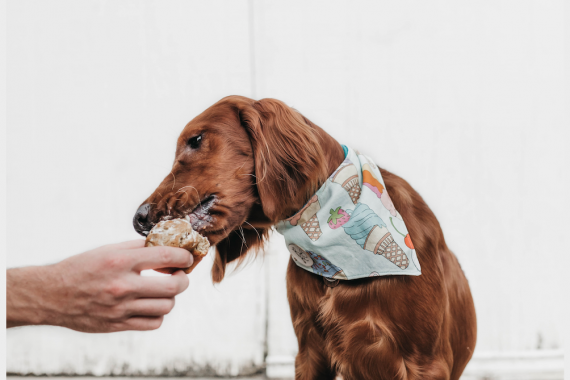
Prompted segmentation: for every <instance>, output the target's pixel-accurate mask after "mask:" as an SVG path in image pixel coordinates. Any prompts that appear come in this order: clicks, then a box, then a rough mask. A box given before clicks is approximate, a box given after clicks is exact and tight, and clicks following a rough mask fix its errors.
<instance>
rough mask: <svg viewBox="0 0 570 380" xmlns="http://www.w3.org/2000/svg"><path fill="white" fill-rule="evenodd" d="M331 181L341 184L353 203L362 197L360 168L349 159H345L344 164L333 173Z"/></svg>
mask: <svg viewBox="0 0 570 380" xmlns="http://www.w3.org/2000/svg"><path fill="white" fill-rule="evenodd" d="M330 179H331V181H332V182H334V183H338V184H339V185H341V186H342V187H343V188H344V189H345V190H346V191H347V192H348V195H349V196H350V199H351V200H352V203H354V204H356V203H357V202H358V198H360V191H361V188H360V184H359V183H358V170H357V169H356V166H355V165H354V164H353V163H352V161H350V160H349V159H346V160H344V162H343V163H342V165H341V166H340V167H339V168H338V169H337V170H336V171H335V172H334V173H333V174H332V175H331V177H330Z"/></svg>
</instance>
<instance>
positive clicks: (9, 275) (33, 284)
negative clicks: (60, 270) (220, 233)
mask: <svg viewBox="0 0 570 380" xmlns="http://www.w3.org/2000/svg"><path fill="white" fill-rule="evenodd" d="M47 268H49V267H40V266H34V267H24V268H14V269H9V270H8V271H7V272H6V327H16V326H25V325H40V324H50V321H49V314H50V313H49V312H48V310H47V309H46V305H45V299H46V297H45V296H46V294H47V293H48V292H49V287H50V284H49V283H50V279H49V277H50V275H49V270H48V269H47Z"/></svg>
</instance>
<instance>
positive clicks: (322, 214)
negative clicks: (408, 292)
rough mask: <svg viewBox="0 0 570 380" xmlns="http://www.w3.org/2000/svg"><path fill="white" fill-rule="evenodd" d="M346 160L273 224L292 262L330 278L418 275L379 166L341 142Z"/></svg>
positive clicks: (415, 263)
mask: <svg viewBox="0 0 570 380" xmlns="http://www.w3.org/2000/svg"><path fill="white" fill-rule="evenodd" d="M343 149H344V151H345V160H344V161H343V163H342V164H341V165H340V166H339V167H338V168H337V169H336V170H335V172H334V173H333V174H332V175H331V176H330V177H329V178H328V179H327V181H326V182H325V183H324V185H323V186H321V188H320V189H319V190H318V191H317V192H316V193H315V195H313V197H312V198H311V199H310V200H309V202H307V204H306V205H305V206H303V208H302V209H301V210H300V211H299V212H297V213H296V214H295V215H293V216H292V217H290V218H289V219H286V220H282V221H280V222H279V223H277V225H276V228H277V231H278V232H279V233H281V234H282V235H283V236H284V237H285V242H286V244H287V248H288V249H289V252H291V256H292V257H293V260H294V261H295V263H296V264H297V265H298V266H300V267H301V268H303V269H305V270H307V271H309V272H312V273H314V274H318V275H320V276H323V277H326V278H327V279H331V280H336V279H339V280H354V279H357V278H363V277H372V276H387V275H396V274H398V275H411V276H419V275H420V274H421V269H420V263H419V262H418V258H417V256H416V251H415V250H414V245H413V244H412V240H411V239H410V235H409V234H408V230H407V228H406V224H405V223H404V220H403V219H402V216H401V215H400V213H399V212H398V211H397V210H396V209H395V208H394V204H393V203H392V201H391V200H390V196H389V195H388V192H387V191H386V186H385V184H384V180H383V179H382V176H381V175H380V170H379V169H378V167H377V166H376V164H374V162H372V160H370V159H369V158H367V157H366V156H364V155H361V154H359V153H358V152H355V151H354V150H352V149H350V148H348V147H346V146H344V145H343Z"/></svg>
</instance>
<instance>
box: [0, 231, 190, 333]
mask: <svg viewBox="0 0 570 380" xmlns="http://www.w3.org/2000/svg"><path fill="white" fill-rule="evenodd" d="M192 262H193V258H192V255H191V254H190V253H189V252H188V251H186V250H184V249H182V248H172V247H149V248H144V240H134V241H130V242H125V243H120V244H113V245H107V246H103V247H100V248H97V249H94V250H92V251H88V252H85V253H82V254H79V255H76V256H72V257H70V258H68V259H66V260H63V261H62V262H59V263H57V264H53V265H48V266H37V267H25V268H14V269H9V270H8V271H7V273H6V325H7V327H15V326H24V325H54V326H63V327H68V328H70V329H73V330H77V331H83V332H115V331H123V330H154V329H157V328H158V327H160V325H161V323H162V319H163V317H164V315H165V314H168V313H169V312H170V310H172V308H173V307H174V296H176V295H177V294H179V293H181V292H183V291H184V290H185V289H186V288H187V287H188V277H187V276H186V274H185V273H184V272H183V271H178V272H176V273H174V274H173V275H172V276H169V277H147V276H144V277H143V276H141V275H140V272H141V271H142V270H144V269H155V268H163V267H176V268H186V267H189V266H191V265H192Z"/></svg>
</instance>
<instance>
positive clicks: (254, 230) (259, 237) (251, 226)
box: [243, 220, 261, 241]
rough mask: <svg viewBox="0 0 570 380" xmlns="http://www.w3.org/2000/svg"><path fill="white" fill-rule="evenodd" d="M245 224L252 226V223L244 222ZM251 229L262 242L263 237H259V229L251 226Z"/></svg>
mask: <svg viewBox="0 0 570 380" xmlns="http://www.w3.org/2000/svg"><path fill="white" fill-rule="evenodd" d="M243 222H244V223H247V224H249V225H250V226H251V223H249V222H248V221H247V220H244V221H243ZM251 228H253V230H254V231H255V233H256V234H257V237H258V238H259V240H260V241H261V236H260V235H259V232H258V231H257V229H256V228H255V227H254V226H251Z"/></svg>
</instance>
